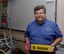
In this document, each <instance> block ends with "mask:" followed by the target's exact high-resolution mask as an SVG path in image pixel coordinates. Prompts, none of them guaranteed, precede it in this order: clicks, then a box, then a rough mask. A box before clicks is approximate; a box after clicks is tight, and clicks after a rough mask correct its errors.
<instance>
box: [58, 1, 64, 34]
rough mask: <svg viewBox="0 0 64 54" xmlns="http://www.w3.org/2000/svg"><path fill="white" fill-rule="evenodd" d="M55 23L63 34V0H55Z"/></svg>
mask: <svg viewBox="0 0 64 54" xmlns="http://www.w3.org/2000/svg"><path fill="white" fill-rule="evenodd" d="M57 23H58V25H59V27H60V29H61V31H62V33H63V35H64V0H58V2H57Z"/></svg>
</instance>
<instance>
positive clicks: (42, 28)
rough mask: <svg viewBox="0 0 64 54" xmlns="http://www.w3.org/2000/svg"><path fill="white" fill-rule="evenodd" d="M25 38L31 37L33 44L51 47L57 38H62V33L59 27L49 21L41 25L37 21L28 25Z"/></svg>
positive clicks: (46, 20)
mask: <svg viewBox="0 0 64 54" xmlns="http://www.w3.org/2000/svg"><path fill="white" fill-rule="evenodd" d="M25 37H29V40H30V43H31V44H44V45H50V44H52V43H53V42H54V41H55V39H56V38H62V33H61V31H60V29H59V27H58V25H57V24H56V23H54V22H52V21H50V20H48V19H45V20H44V21H43V23H42V24H41V25H40V24H39V23H38V22H37V21H36V20H35V21H33V22H31V23H29V24H28V27H27V29H26V32H25Z"/></svg>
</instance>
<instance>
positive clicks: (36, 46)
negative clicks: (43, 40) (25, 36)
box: [31, 44, 51, 52]
mask: <svg viewBox="0 0 64 54" xmlns="http://www.w3.org/2000/svg"><path fill="white" fill-rule="evenodd" d="M31 50H33V51H44V52H50V51H51V46H50V45H40V44H31Z"/></svg>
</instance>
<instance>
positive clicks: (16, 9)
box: [8, 0, 55, 30]
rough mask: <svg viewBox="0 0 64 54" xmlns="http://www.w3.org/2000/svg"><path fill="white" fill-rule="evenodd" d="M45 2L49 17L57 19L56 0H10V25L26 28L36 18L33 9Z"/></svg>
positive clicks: (14, 27) (16, 27)
mask: <svg viewBox="0 0 64 54" xmlns="http://www.w3.org/2000/svg"><path fill="white" fill-rule="evenodd" d="M40 4H43V5H45V6H46V9H47V14H46V15H47V17H48V18H49V19H50V20H52V21H55V0H53V1H52V2H46V0H10V1H9V12H8V16H9V23H10V24H9V27H11V28H13V29H18V30H26V27H27V25H28V23H29V22H31V21H33V20H34V14H33V9H34V7H35V6H37V5H40Z"/></svg>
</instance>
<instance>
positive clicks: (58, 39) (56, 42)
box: [51, 38, 62, 47]
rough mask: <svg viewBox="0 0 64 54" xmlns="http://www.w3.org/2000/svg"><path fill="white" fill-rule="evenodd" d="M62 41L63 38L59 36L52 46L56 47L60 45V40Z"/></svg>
mask: <svg viewBox="0 0 64 54" xmlns="http://www.w3.org/2000/svg"><path fill="white" fill-rule="evenodd" d="M61 41H62V38H57V39H56V40H55V41H54V42H53V43H52V44H51V46H52V47H55V46H56V45H58V44H59V43H60V42H61Z"/></svg>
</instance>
